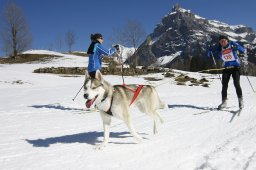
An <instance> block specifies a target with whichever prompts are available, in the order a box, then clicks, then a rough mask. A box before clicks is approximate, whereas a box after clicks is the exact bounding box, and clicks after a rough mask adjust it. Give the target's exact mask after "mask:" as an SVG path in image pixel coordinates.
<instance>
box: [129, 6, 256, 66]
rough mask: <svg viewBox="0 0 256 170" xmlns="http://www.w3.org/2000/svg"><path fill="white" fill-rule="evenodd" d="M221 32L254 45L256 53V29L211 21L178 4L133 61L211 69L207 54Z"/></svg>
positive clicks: (138, 51) (251, 47)
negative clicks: (255, 30)
mask: <svg viewBox="0 0 256 170" xmlns="http://www.w3.org/2000/svg"><path fill="white" fill-rule="evenodd" d="M220 34H222V35H227V36H228V37H229V38H230V40H233V41H238V42H240V44H242V45H244V46H246V47H250V49H251V50H252V52H254V55H255V48H254V49H253V44H255V43H256V33H255V32H254V31H253V29H252V28H249V27H246V26H243V25H238V26H230V25H228V24H225V23H222V22H219V21H216V20H207V19H205V18H203V17H200V16H198V15H196V14H193V13H192V12H191V11H190V10H186V9H183V8H181V7H180V6H179V5H176V6H174V7H173V8H172V10H171V12H170V13H169V14H168V15H166V16H164V18H163V19H162V21H161V22H160V23H159V24H158V25H157V26H156V28H155V29H154V31H153V33H151V34H150V35H148V37H147V39H146V40H145V41H144V42H143V43H142V45H141V46H140V47H139V48H138V50H137V52H136V55H134V56H133V61H134V62H136V63H135V64H136V65H158V66H165V67H172V68H177V69H182V70H189V71H197V70H200V69H204V68H208V67H211V65H212V63H211V62H209V59H208V58H207V57H206V52H207V50H208V46H209V45H210V44H213V43H214V42H217V40H218V37H219V35H220ZM254 46H255V45H254ZM250 55H251V54H250ZM250 57H255V56H250Z"/></svg>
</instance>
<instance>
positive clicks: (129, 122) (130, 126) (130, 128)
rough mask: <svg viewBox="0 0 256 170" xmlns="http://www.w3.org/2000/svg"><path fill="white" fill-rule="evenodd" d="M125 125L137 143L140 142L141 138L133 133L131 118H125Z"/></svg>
mask: <svg viewBox="0 0 256 170" xmlns="http://www.w3.org/2000/svg"><path fill="white" fill-rule="evenodd" d="M125 123H126V125H127V127H128V129H129V131H130V132H131V134H132V136H133V137H134V138H135V139H137V140H138V141H139V142H142V138H141V137H140V135H139V134H138V133H137V132H136V131H135V129H134V127H133V124H132V122H131V118H130V116H128V117H127V118H125Z"/></svg>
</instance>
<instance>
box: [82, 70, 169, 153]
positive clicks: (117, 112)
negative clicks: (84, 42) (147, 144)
mask: <svg viewBox="0 0 256 170" xmlns="http://www.w3.org/2000/svg"><path fill="white" fill-rule="evenodd" d="M95 77H96V79H91V78H90V76H89V74H88V72H87V71H86V74H85V83H84V98H85V99H87V104H88V105H87V107H93V106H94V107H96V108H97V109H99V110H100V115H101V118H102V121H103V127H104V141H103V142H102V143H101V144H100V145H99V146H98V147H97V149H102V148H103V147H105V145H106V144H107V143H108V140H109V133H110V132H109V126H110V123H111V117H112V116H113V117H116V118H119V119H121V120H123V121H124V122H125V124H126V125H127V126H128V128H129V130H130V132H131V134H132V135H133V136H134V137H135V138H136V139H137V140H138V141H142V138H141V137H140V136H139V135H138V134H137V133H136V131H135V130H134V128H133V124H132V119H131V114H130V112H129V107H130V106H129V105H130V102H131V100H132V98H133V96H134V93H133V92H131V91H130V90H128V89H126V87H124V86H122V85H115V86H112V85H110V84H109V83H108V82H107V81H105V80H104V79H103V78H102V75H101V73H100V72H99V71H97V72H96V76H95ZM127 86H128V87H129V88H131V89H137V86H136V85H127ZM111 102H112V103H111ZM132 105H134V106H137V108H138V109H139V110H140V111H141V112H143V113H146V114H148V115H149V116H151V117H152V118H153V120H154V128H153V131H154V133H157V127H156V119H157V117H158V118H159V119H160V121H161V123H163V119H162V118H161V117H160V115H159V113H158V112H157V110H158V109H162V108H164V107H165V104H164V103H163V102H161V101H160V99H159V96H158V94H157V92H156V90H155V88H154V87H153V86H150V85H145V86H143V88H142V89H141V91H140V93H139V95H138V97H137V98H136V100H135V101H134V103H133V104H132ZM108 110H110V111H111V112H112V116H111V115H109V114H107V111H108Z"/></svg>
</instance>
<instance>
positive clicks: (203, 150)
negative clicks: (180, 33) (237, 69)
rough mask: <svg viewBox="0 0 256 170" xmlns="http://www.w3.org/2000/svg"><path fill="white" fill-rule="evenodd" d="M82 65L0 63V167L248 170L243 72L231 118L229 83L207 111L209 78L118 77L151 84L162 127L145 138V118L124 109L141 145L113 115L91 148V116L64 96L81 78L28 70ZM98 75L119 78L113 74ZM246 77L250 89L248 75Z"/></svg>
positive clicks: (251, 138)
mask: <svg viewBox="0 0 256 170" xmlns="http://www.w3.org/2000/svg"><path fill="white" fill-rule="evenodd" d="M87 64H88V58H87V57H79V56H76V57H73V56H67V55H64V56H61V57H57V58H54V59H53V60H51V61H48V62H33V63H23V64H0V77H1V80H0V103H1V104H0V124H1V128H0V134H1V138H0V151H1V152H0V169H5V170H14V169H37V170H40V169H42V170H45V169H47V170H56V169H81V170H84V169H90V170H103V169H111V170H114V169H122V170H126V169H127V170H131V169H132V170H135V169H136V170H137V169H145V170H155V169H179V170H187V169H195V170H199V169H200V170H208V169H218V170H241V169H246V170H254V169H256V145H255V143H256V135H255V134H256V125H255V121H256V114H255V113H256V104H255V98H256V96H255V93H253V92H252V89H251V87H250V85H249V83H248V81H247V78H246V77H244V76H242V77H241V85H242V88H243V94H244V100H245V108H244V110H243V111H242V113H241V115H240V116H239V117H238V116H237V115H235V114H234V113H235V111H236V110H237V109H238V103H237V98H236V94H235V89H234V87H233V85H231V84H230V87H229V90H228V98H229V100H228V108H227V109H225V110H224V111H216V110H214V109H213V108H216V106H217V105H218V104H219V103H220V98H221V95H220V93H221V83H220V81H219V79H218V76H217V75H210V74H199V73H191V72H184V71H178V70H173V72H172V74H174V76H170V77H164V76H163V75H162V74H149V75H143V76H136V77H129V76H125V83H126V84H129V83H135V84H153V85H155V86H156V85H159V86H157V87H156V89H157V91H158V93H159V96H160V98H161V100H162V101H164V102H165V103H166V104H167V105H168V108H166V109H163V110H160V111H159V112H160V113H161V115H162V117H163V119H164V124H159V133H158V134H156V135H153V121H152V119H151V118H150V117H148V116H145V115H144V114H141V113H138V111H137V110H136V109H132V115H133V118H132V120H133V123H134V126H135V129H136V130H137V131H138V132H139V134H140V135H141V136H142V137H143V138H144V140H143V142H142V143H137V142H136V140H135V139H134V138H133V137H132V136H131V135H130V133H129V132H128V129H127V127H126V126H125V124H124V123H123V122H122V121H120V120H118V119H113V120H112V125H111V138H110V143H109V145H108V146H107V147H106V148H105V149H104V150H95V149H94V148H95V145H96V144H98V143H100V142H101V141H102V140H103V137H102V135H103V133H102V131H103V127H102V122H101V118H100V116H99V113H98V112H97V111H95V110H92V111H88V110H86V109H85V105H84V104H85V100H84V99H83V93H82V92H81V93H80V94H79V95H78V97H77V99H76V100H75V101H73V100H72V99H73V98H74V96H75V94H76V93H77V92H78V90H79V89H80V88H81V86H82V84H83V81H84V76H75V77H74V76H70V77H68V76H62V75H54V74H36V73H32V72H33V70H35V69H37V68H40V67H81V66H84V65H87ZM181 74H184V75H186V76H189V77H193V78H195V79H201V78H205V79H207V80H208V81H209V87H203V86H190V84H188V82H186V83H184V84H183V85H177V82H176V81H175V80H174V78H175V77H177V76H178V75H181ZM104 78H105V79H106V80H107V81H109V82H110V83H111V84H121V83H122V78H121V77H120V76H114V75H106V76H104ZM152 78H155V79H159V81H151V80H153V79H152ZM249 79H250V81H251V82H252V84H253V85H254V88H255V84H256V78H255V77H249ZM230 83H232V82H230Z"/></svg>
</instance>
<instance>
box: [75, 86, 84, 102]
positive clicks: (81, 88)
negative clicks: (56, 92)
mask: <svg viewBox="0 0 256 170" xmlns="http://www.w3.org/2000/svg"><path fill="white" fill-rule="evenodd" d="M83 87H84V84H83V86H82V87H81V88H80V90H79V91H78V92H77V94H76V96H75V97H74V98H73V99H72V100H73V101H75V99H76V97H77V95H78V94H79V93H80V91H81V90H82V88H83Z"/></svg>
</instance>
